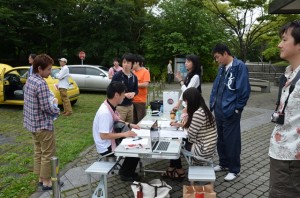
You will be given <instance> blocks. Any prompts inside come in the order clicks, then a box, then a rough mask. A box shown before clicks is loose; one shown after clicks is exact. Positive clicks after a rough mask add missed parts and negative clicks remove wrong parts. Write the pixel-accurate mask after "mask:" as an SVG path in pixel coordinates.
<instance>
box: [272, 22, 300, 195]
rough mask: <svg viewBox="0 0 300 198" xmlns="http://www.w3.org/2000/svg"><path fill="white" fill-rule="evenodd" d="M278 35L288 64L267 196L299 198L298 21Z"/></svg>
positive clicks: (277, 117) (281, 56) (281, 55)
mask: <svg viewBox="0 0 300 198" xmlns="http://www.w3.org/2000/svg"><path fill="white" fill-rule="evenodd" d="M279 35H280V37H281V42H280V43H279V45H278V47H279V49H280V58H282V59H285V60H287V61H288V62H289V64H290V65H289V66H288V67H287V68H286V70H285V73H284V79H285V81H286V82H285V83H283V85H282V86H281V87H280V91H281V92H280V93H281V96H280V98H279V102H278V107H277V108H276V110H275V111H276V112H275V113H274V114H273V115H272V122H275V123H277V125H276V126H275V128H274V130H273V132H272V135H271V139H270V148H269V156H270V190H269V197H270V198H277V197H299V195H300V113H299V112H300V111H299V110H300V107H299V104H300V81H299V75H300V74H298V73H299V70H300V67H299V65H300V21H293V22H290V23H288V24H286V25H285V26H283V27H282V28H281V29H280V31H279Z"/></svg>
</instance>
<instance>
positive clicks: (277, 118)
mask: <svg viewBox="0 0 300 198" xmlns="http://www.w3.org/2000/svg"><path fill="white" fill-rule="evenodd" d="M271 122H274V123H276V124H281V125H282V124H284V113H278V112H274V113H273V114H272V115H271Z"/></svg>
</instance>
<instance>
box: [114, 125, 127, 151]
mask: <svg viewBox="0 0 300 198" xmlns="http://www.w3.org/2000/svg"><path fill="white" fill-rule="evenodd" d="M130 130H131V128H129V126H128V124H126V122H124V121H115V122H114V126H113V131H114V133H122V132H126V131H130ZM122 140H123V137H122V138H118V139H115V142H116V145H119V144H120V143H121V142H122Z"/></svg>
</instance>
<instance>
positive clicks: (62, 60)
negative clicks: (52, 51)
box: [58, 58, 68, 63]
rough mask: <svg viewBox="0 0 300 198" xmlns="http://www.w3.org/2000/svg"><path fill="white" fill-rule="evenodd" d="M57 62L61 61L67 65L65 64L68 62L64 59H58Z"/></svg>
mask: <svg viewBox="0 0 300 198" xmlns="http://www.w3.org/2000/svg"><path fill="white" fill-rule="evenodd" d="M58 61H63V62H65V63H67V62H68V60H67V59H65V58H60V59H58Z"/></svg>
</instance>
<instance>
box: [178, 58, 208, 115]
mask: <svg viewBox="0 0 300 198" xmlns="http://www.w3.org/2000/svg"><path fill="white" fill-rule="evenodd" d="M185 68H186V70H187V71H188V74H187V76H186V78H185V79H184V80H183V78H182V76H181V74H180V72H179V71H178V72H177V73H176V75H175V77H176V78H177V79H178V81H179V84H180V86H181V90H182V93H181V95H180V98H179V101H178V102H177V104H176V105H175V106H174V107H173V109H174V110H178V109H179V107H180V105H181V104H182V95H183V92H184V91H185V90H186V89H187V88H189V87H195V88H197V89H198V91H199V92H200V93H202V90H201V80H200V77H201V64H200V60H199V57H198V56H197V55H193V54H191V55H187V56H186V60H185ZM183 105H184V106H185V104H183Z"/></svg>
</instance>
